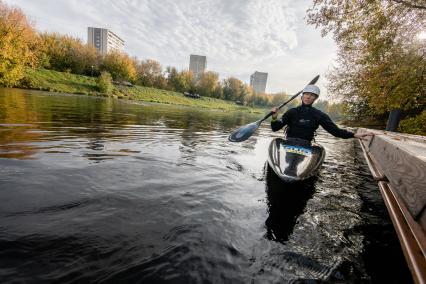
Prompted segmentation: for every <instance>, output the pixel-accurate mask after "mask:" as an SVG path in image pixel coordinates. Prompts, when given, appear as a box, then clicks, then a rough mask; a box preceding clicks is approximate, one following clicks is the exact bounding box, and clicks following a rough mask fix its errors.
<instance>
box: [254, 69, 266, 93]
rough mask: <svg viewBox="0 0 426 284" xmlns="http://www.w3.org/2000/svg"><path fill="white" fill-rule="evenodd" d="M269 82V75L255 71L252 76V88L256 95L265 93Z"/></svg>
mask: <svg viewBox="0 0 426 284" xmlns="http://www.w3.org/2000/svg"><path fill="white" fill-rule="evenodd" d="M267 80H268V73H265V72H257V71H255V72H254V73H253V74H251V75H250V86H251V87H252V88H253V90H254V91H255V92H256V93H264V92H265V89H266V81H267Z"/></svg>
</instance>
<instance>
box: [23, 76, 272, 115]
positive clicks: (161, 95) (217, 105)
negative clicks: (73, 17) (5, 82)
mask: <svg viewBox="0 0 426 284" xmlns="http://www.w3.org/2000/svg"><path fill="white" fill-rule="evenodd" d="M17 87H18V88H28V89H36V90H43V91H49V92H58V93H69V94H85V95H93V96H105V95H104V94H102V93H99V92H98V88H97V83H96V78H93V77H88V76H82V75H75V74H70V73H64V72H57V71H53V70H46V69H38V70H33V69H27V70H26V74H25V78H24V79H23V80H22V81H21V83H20V84H19V85H18V86H17ZM111 96H113V97H114V98H119V99H128V100H139V101H146V102H154V103H163V104H174V105H183V106H193V107H200V108H208V109H220V110H227V111H246V112H255V113H263V112H264V110H262V109H257V108H251V107H246V106H239V105H236V104H235V103H233V102H229V101H224V100H218V99H214V98H208V97H202V98H199V99H192V98H187V97H185V96H184V95H183V94H181V93H177V92H173V91H166V90H160V89H155V88H149V87H143V86H133V87H127V86H121V85H120V86H119V85H115V86H114V90H113V92H112V94H111Z"/></svg>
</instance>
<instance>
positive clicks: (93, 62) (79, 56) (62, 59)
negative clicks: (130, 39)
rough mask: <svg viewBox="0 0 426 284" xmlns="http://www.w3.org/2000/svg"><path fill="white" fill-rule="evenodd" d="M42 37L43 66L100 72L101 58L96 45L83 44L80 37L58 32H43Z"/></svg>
mask: <svg viewBox="0 0 426 284" xmlns="http://www.w3.org/2000/svg"><path fill="white" fill-rule="evenodd" d="M40 37H41V49H42V51H43V52H42V55H44V56H45V57H44V59H43V60H42V61H41V62H43V64H42V66H41V67H44V68H48V69H53V70H57V71H61V72H71V73H74V74H82V75H91V76H93V75H97V74H98V73H99V62H100V60H101V58H100V55H99V54H98V53H97V51H96V49H95V47H93V46H90V45H86V44H83V42H82V41H81V39H79V38H74V37H71V36H68V35H61V34H58V33H43V34H41V35H40Z"/></svg>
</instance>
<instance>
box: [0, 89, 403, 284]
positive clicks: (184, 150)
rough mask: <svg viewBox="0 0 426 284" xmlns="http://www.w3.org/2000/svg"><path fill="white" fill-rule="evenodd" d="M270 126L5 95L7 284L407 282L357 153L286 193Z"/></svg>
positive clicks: (197, 113) (346, 148)
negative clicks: (272, 157)
mask: <svg viewBox="0 0 426 284" xmlns="http://www.w3.org/2000/svg"><path fill="white" fill-rule="evenodd" d="M259 116H260V117H261V116H262V115H257V116H256V115H250V114H244V113H227V112H222V111H205V110H199V109H193V108H184V107H174V106H161V105H146V104H143V103H136V102H126V101H120V100H111V99H101V98H92V97H86V96H71V95H53V94H50V93H45V92H29V91H21V90H11V89H0V200H1V202H2V203H1V207H0V263H1V265H0V282H1V283H50V282H57V283H77V282H79V283H89V282H90V283H91V282H95V283H101V282H107V283H127V282H129V283H133V282H143V283H159V282H168V283H202V282H208V283H250V282H254V283H285V282H291V281H294V282H297V281H299V282H303V281H311V280H315V281H319V282H321V281H323V282H327V281H328V282H345V283H347V282H350V283H351V282H352V283H357V282H375V283H383V281H384V282H391V281H396V282H399V283H409V282H410V281H411V280H410V276H409V274H408V272H407V268H406V266H405V264H404V260H403V258H402V255H401V252H400V249H399V244H398V243H397V240H396V237H395V233H394V230H393V228H392V226H391V223H390V220H389V218H388V216H387V213H386V209H385V207H384V205H383V202H382V201H381V198H380V195H379V192H378V190H377V185H376V184H375V183H374V182H373V181H372V180H371V178H370V176H369V173H368V169H367V167H366V166H365V163H364V162H363V158H362V156H361V152H360V149H359V147H358V146H357V144H355V143H354V141H351V140H342V139H335V138H333V137H331V136H329V135H327V134H325V133H324V132H321V131H320V133H319V135H318V141H317V142H318V143H320V144H321V145H323V146H324V148H325V149H326V152H327V156H326V159H325V162H324V164H323V167H322V169H321V172H320V175H319V177H318V178H317V179H316V180H311V181H309V182H308V183H305V184H304V185H299V186H297V187H290V186H287V185H283V184H282V183H281V182H280V181H279V180H278V179H277V178H276V177H275V176H273V175H271V174H270V173H266V174H265V173H264V164H265V161H266V159H267V149H268V145H269V142H270V141H271V139H272V137H277V136H278V135H281V134H278V133H275V134H273V133H271V131H270V130H269V127H268V123H267V122H265V123H264V124H263V125H262V126H261V127H260V128H259V129H258V131H257V133H256V134H255V135H254V136H253V137H251V138H250V139H248V140H247V141H245V142H242V143H230V142H228V141H227V137H228V134H229V133H230V132H231V131H232V130H234V129H236V128H238V126H241V125H244V124H247V123H250V122H253V121H256V120H257V119H259ZM383 265H384V266H385V267H386V268H387V269H381V268H380V267H382V266H383Z"/></svg>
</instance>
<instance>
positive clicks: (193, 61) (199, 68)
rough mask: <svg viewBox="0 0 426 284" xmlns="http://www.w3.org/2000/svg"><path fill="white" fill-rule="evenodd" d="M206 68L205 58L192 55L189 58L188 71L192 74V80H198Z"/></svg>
mask: <svg viewBox="0 0 426 284" xmlns="http://www.w3.org/2000/svg"><path fill="white" fill-rule="evenodd" d="M206 67H207V58H206V57H205V56H202V55H193V54H191V55H190V56H189V71H191V72H192V73H193V74H194V78H200V76H201V74H203V72H204V71H205V70H206Z"/></svg>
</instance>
